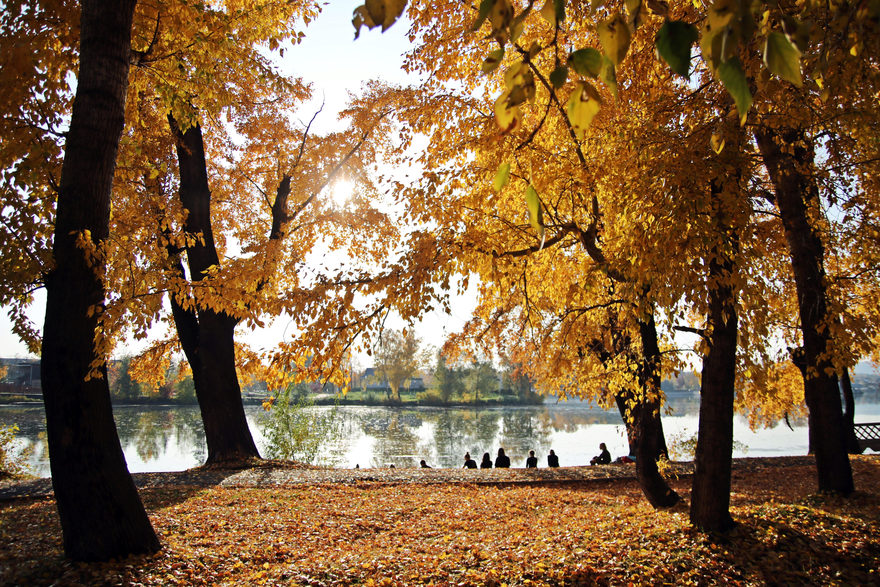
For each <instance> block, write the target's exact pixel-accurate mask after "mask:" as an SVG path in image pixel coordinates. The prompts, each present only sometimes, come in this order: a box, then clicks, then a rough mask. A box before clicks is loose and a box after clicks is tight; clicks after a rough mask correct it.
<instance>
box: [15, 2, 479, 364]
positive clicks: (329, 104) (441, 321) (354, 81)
mask: <svg viewBox="0 0 880 587" xmlns="http://www.w3.org/2000/svg"><path fill="white" fill-rule="evenodd" d="M362 3H363V0H345V1H340V0H333V1H332V2H327V4H326V5H325V6H324V7H323V9H322V12H321V15H320V16H319V17H318V18H317V19H316V20H314V21H312V22H311V23H310V24H309V26H308V28H307V29H306V30H305V33H306V36H305V39H304V40H303V42H301V43H300V44H299V45H296V46H295V47H292V48H288V49H287V50H286V51H285V55H284V58H283V59H281V60H280V61H279V62H278V65H279V67H280V69H281V70H282V71H283V72H284V73H286V74H290V75H295V76H299V77H302V78H303V79H304V80H307V81H310V82H312V84H313V88H314V90H315V96H316V99H315V101H314V102H313V103H312V104H307V105H306V106H304V108H303V109H302V111H301V113H300V115H301V116H304V117H305V116H307V117H309V118H310V117H311V115H312V114H313V113H314V112H315V111H316V110H317V109H318V108H319V107H320V105H321V102H323V103H324V107H323V110H322V111H321V114H320V115H319V116H318V118H317V119H316V121H315V123H314V125H313V126H312V129H313V130H314V131H315V132H318V133H324V132H330V131H333V130H337V129H338V128H339V126H340V124H341V123H340V122H339V121H338V118H337V113H338V112H339V111H341V110H342V109H343V108H344V106H345V104H346V103H347V100H348V94H349V92H351V91H354V92H357V91H358V90H359V89H360V87H361V85H362V84H363V82H365V81H366V80H368V79H374V78H378V79H381V80H383V81H387V82H396V83H401V84H403V83H410V82H416V81H417V80H416V79H414V78H412V77H411V76H408V75H407V74H406V73H405V72H404V71H402V70H401V64H402V62H403V53H404V52H405V51H406V50H407V49H408V48H409V46H410V43H409V40H408V39H407V38H406V34H407V30H408V24H407V22H406V21H399V22H397V23H395V24H394V25H393V26H392V27H391V28H389V29H388V30H387V31H385V32H384V33H382V32H381V30H380V29H378V28H377V29H374V30H368V29H367V28H366V27H364V28H362V29H361V33H360V37H359V38H358V39H357V40H355V38H354V27H353V26H352V24H351V17H352V12H353V11H354V9H355V8H356V7H357V6H358V5H360V4H362ZM474 303H475V295H474V293H473V291H471V292H470V293H469V294H468V295H465V296H457V297H456V298H455V299H454V301H453V304H452V315H451V316H447V315H445V314H443V313H442V312H440V311H438V310H435V311H433V312H430V313H428V314H426V315H425V316H424V318H423V320H422V323H421V324H419V325H417V327H416V330H417V333H418V335H419V336H420V337H421V338H422V339H423V342H424V343H426V344H430V345H433V346H440V344H442V342H443V339H444V338H445V336H444V335H445V333H450V332H455V331H458V330H460V329H461V327H462V325H463V324H464V322H465V321H466V320H467V319H468V318H469V317H470V315H471V312H472V310H473V307H474ZM44 311H45V302H44V295H43V292H40V293H39V294H38V299H37V301H36V303H35V304H34V305H33V307H32V310H31V312H30V313H29V315H30V317H31V320H32V321H33V322H34V323H35V324H37V325H38V326H42V322H43V313H44ZM289 322H290V321H289V320H285V319H283V318H282V319H279V320H277V321H275V322H274V323H273V324H272V325H271V326H270V327H269V328H267V329H266V330H265V331H263V332H259V333H256V334H254V335H245V336H243V337H241V338H243V340H245V341H246V342H248V343H249V344H252V345H254V346H256V347H262V348H271V347H272V346H273V345H274V344H275V343H276V342H277V341H279V340H282V339H283V338H284V337H285V336H286V335H287V336H289V334H290V333H289V332H288V326H289ZM389 325H390V326H391V327H394V328H401V327H402V326H403V323H402V322H400V321H394V320H391V321H390V322H389ZM137 349H138V347H137V346H135V345H132V346H126V347H123V348H122V349H120V350H121V352H131V351H136V350H137ZM27 356H29V354H28V352H27V349H26V347H25V346H24V345H23V344H21V342H19V341H18V339H17V337H16V336H15V335H13V334H12V333H11V329H10V322H9V320H8V317H7V316H6V313H5V312H3V313H2V315H0V357H27ZM365 361H366V358H365V357H362V358H360V362H361V363H365ZM362 366H368V365H367V364H363V365H362Z"/></svg>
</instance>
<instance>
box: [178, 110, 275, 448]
mask: <svg viewBox="0 0 880 587" xmlns="http://www.w3.org/2000/svg"><path fill="white" fill-rule="evenodd" d="M169 122H170V124H171V128H172V130H173V132H174V135H175V138H176V143H177V160H178V166H179V168H180V200H181V203H182V204H183V207H184V208H185V209H186V210H187V217H186V225H185V230H186V232H187V233H188V234H191V235H200V236H201V237H202V238H201V239H200V240H199V241H197V242H196V243H194V244H193V245H191V246H187V249H186V257H187V263H188V264H189V272H190V278H191V279H192V281H194V282H198V281H201V280H202V279H204V278H205V275H206V272H207V271H208V270H209V269H210V268H211V267H212V266H216V265H219V263H220V260H219V257H218V256H217V249H216V248H215V246H214V233H213V231H212V229H211V190H210V189H209V187H208V173H207V167H206V164H205V149H204V143H203V140H202V131H201V128H200V127H199V126H198V125H195V126H193V127H191V128H189V129H187V130H186V131H185V132H184V131H181V130H180V128H179V127H178V126H177V124H176V122H175V121H174V120H173V118H171V117H170V116H169ZM172 312H173V315H174V321H175V324H176V326H177V328H178V335H179V337H180V342H181V346H183V349H184V353H185V354H186V358H187V360H188V361H189V364H190V367H191V368H192V372H193V383H194V385H195V389H196V397H197V398H198V402H199V409H200V411H201V414H202V421H203V423H204V426H205V441H206V443H207V446H208V458H207V461H206V464H217V463H230V462H233V463H234V462H242V461H248V460H250V459H253V458H260V453H259V451H257V447H256V444H254V439H253V437H252V436H251V431H250V428H248V424H247V418H246V417H245V413H244V405H243V404H242V400H241V387H240V386H239V383H238V374H237V373H236V370H235V338H234V331H235V326H236V324H237V323H238V319H237V318H235V317H233V316H229V315H228V314H226V313H224V312H217V311H214V310H212V309H211V308H208V307H199V306H198V305H197V306H196V308H194V309H193V310H188V309H185V308H184V307H183V305H182V304H181V303H180V302H179V300H173V301H172Z"/></svg>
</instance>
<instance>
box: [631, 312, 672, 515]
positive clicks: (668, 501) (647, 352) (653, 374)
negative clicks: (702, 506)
mask: <svg viewBox="0 0 880 587" xmlns="http://www.w3.org/2000/svg"><path fill="white" fill-rule="evenodd" d="M639 332H640V334H641V339H642V361H643V363H642V366H641V373H640V374H639V375H640V376H639V379H640V382H641V384H642V390H641V397H640V398H639V401H638V403H637V404H636V406H635V408H633V424H634V428H635V436H636V441H637V447H636V476H637V477H638V481H639V485H640V486H641V488H642V492H643V493H644V494H645V497H646V498H647V499H648V502H649V503H650V504H651V505H652V506H654V507H655V508H662V507H672V506H674V505H675V504H677V503H678V502H679V501H680V499H681V498H680V497H679V496H678V494H677V493H676V492H675V491H674V490H673V489H672V488H671V487H670V486H669V484H668V483H667V482H666V479H664V478H663V475H661V474H660V470H659V469H658V468H657V460H658V459H659V458H660V456H661V455H664V454H666V442H665V439H664V436H663V427H662V426H663V425H662V423H661V422H660V347H659V345H658V343H657V328H656V326H655V325H654V317H653V316H650V317H649V318H648V319H647V320H646V321H645V320H640V321H639Z"/></svg>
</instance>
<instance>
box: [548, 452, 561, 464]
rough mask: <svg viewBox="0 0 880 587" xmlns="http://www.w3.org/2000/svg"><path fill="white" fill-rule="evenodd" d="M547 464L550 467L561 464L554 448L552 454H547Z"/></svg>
mask: <svg viewBox="0 0 880 587" xmlns="http://www.w3.org/2000/svg"><path fill="white" fill-rule="evenodd" d="M547 466H548V467H558V466H559V457H558V456H557V455H556V453H555V452H553V449H552V448H551V449H550V454H549V455H547Z"/></svg>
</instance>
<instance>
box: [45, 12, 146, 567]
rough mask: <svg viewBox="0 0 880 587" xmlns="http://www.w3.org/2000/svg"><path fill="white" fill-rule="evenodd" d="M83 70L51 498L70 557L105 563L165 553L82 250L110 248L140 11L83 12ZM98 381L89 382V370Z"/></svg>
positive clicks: (49, 368)
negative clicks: (130, 451)
mask: <svg viewBox="0 0 880 587" xmlns="http://www.w3.org/2000/svg"><path fill="white" fill-rule="evenodd" d="M81 5H82V16H81V29H80V30H81V33H80V68H79V76H78V78H77V90H76V97H75V99H74V103H73V113H72V115H71V119H70V130H69V131H68V134H67V144H66V146H65V153H64V164H63V167H62V171H61V185H60V189H59V194H58V205H57V218H56V222H55V242H54V246H53V255H54V262H55V266H54V268H53V269H52V271H51V272H49V274H48V275H47V276H46V317H45V324H44V327H43V351H42V361H41V373H42V381H43V401H44V404H45V407H46V431H47V436H48V443H49V454H50V467H51V471H52V486H53V488H54V491H55V499H56V502H57V506H58V513H59V515H60V518H61V530H62V534H63V537H64V552H65V554H66V555H67V556H69V557H71V558H73V559H76V560H83V561H103V560H108V559H111V558H115V557H122V556H126V555H129V554H134V553H150V552H155V551H157V550H158V549H159V541H158V539H157V538H156V534H155V533H154V532H153V528H152V526H151V525H150V520H149V518H148V517H147V514H146V511H145V510H144V506H143V504H142V503H141V500H140V497H139V496H138V493H137V489H136V488H135V486H134V483H133V481H132V479H131V475H130V474H129V472H128V467H127V466H126V463H125V456H124V455H123V452H122V447H121V445H120V443H119V436H118V434H117V432H116V424H115V423H114V421H113V411H112V408H111V405H110V390H109V388H108V385H107V366H106V362H105V357H104V350H103V349H101V348H98V347H97V345H96V340H95V335H96V333H97V332H99V330H100V328H101V323H100V317H101V310H102V309H103V305H104V299H105V292H104V284H103V282H102V279H101V275H102V274H103V272H104V267H103V264H104V260H103V258H102V257H101V255H100V254H98V255H96V256H90V255H89V254H88V253H89V251H88V250H85V249H83V248H82V247H81V246H78V245H77V238H78V235H85V234H87V233H88V234H90V235H91V240H90V241H89V240H86V243H87V246H89V245H90V244H91V243H95V244H96V245H100V244H101V243H102V242H103V241H104V240H106V238H107V236H108V233H109V222H110V191H111V187H112V183H113V172H114V169H115V165H116V153H117V150H118V147H119V137H120V135H121V133H122V127H123V122H124V110H125V93H126V90H127V87H128V68H129V55H130V51H131V23H132V15H133V13H134V7H135V2H134V1H133V0H123V1H120V2H115V3H113V4H110V5H106V4H104V3H102V2H96V1H94V0H84V1H83V2H82V4H81ZM93 365H94V366H95V367H96V369H97V371H98V373H97V376H94V377H89V373H90V371H91V369H92V366H93Z"/></svg>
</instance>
